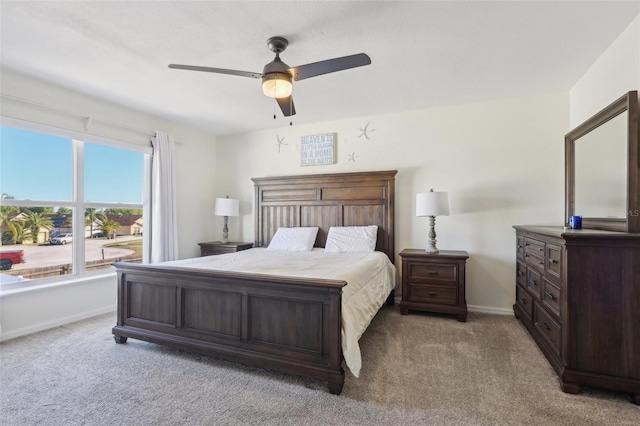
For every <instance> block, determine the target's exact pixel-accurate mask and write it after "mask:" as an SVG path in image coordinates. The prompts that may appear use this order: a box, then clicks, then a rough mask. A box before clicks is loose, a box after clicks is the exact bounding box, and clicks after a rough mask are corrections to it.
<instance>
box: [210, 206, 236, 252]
mask: <svg viewBox="0 0 640 426" xmlns="http://www.w3.org/2000/svg"><path fill="white" fill-rule="evenodd" d="M239 207H240V202H239V201H238V200H235V199H233V198H229V196H228V195H227V197H226V198H216V209H215V212H214V214H215V215H216V216H224V227H223V228H222V241H221V242H222V243H223V244H227V243H228V242H229V227H228V223H229V216H238V214H239V210H240V208H239Z"/></svg>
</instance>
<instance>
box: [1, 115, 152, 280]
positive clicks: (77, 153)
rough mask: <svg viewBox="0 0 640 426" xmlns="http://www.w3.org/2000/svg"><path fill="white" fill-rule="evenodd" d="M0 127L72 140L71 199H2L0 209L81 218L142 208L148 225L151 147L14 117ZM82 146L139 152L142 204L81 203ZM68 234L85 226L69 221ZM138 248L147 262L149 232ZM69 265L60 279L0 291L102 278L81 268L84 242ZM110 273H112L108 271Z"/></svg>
mask: <svg viewBox="0 0 640 426" xmlns="http://www.w3.org/2000/svg"><path fill="white" fill-rule="evenodd" d="M0 126H2V127H12V128H17V129H20V130H25V131H33V132H38V133H44V134H48V135H51V136H58V137H63V138H68V139H71V141H72V155H73V160H72V167H73V170H72V197H71V198H72V199H71V201H51V200H35V201H34V200H15V199H2V200H0V206H15V207H68V208H70V209H71V211H72V215H73V216H72V217H73V218H76V217H78V215H81V217H82V218H84V212H85V211H86V209H87V208H100V209H103V208H104V209H108V208H121V209H130V208H142V218H143V222H144V223H148V224H151V221H150V213H151V163H152V157H153V148H151V146H148V147H145V146H141V145H136V144H132V143H129V142H123V141H119V140H115V139H110V138H105V137H102V136H97V135H92V134H90V133H83V132H78V131H74V130H68V129H63V128H59V127H54V126H49V125H46V124H40V123H34V122H30V121H24V120H20V119H16V118H11V117H5V116H0ZM85 143H96V144H102V145H107V146H110V147H113V148H119V149H124V150H128V151H134V152H139V153H142V154H143V179H142V182H143V183H142V184H143V188H142V203H141V204H137V203H134V204H132V203H108V202H99V203H98V202H85V200H84V196H85V194H84V176H85V173H84V172H85V164H84V163H85V162H84V146H85ZM72 230H73V231H72V232H73V234H74V235H84V233H85V225H84V220H73V227H72ZM142 240H143V242H142V247H143V262H144V261H145V259H148V255H147V252H148V250H149V244H150V242H151V237H150V234H149V232H143V235H142ZM71 259H72V265H73V270H72V274H70V275H63V276H60V277H47V278H36V279H33V280H29V281H19V282H12V283H3V284H0V291H3V292H4V291H5V290H13V289H18V288H21V289H22V288H24V289H27V288H30V287H34V286H42V285H46V284H49V283H50V284H51V285H56V283H57V282H59V281H73V280H74V279H81V278H83V277H86V276H93V275H101V274H102V275H104V274H105V271H104V270H102V271H95V272H86V269H85V262H86V260H85V239H84V238H76V239H74V242H73V245H72V255H71ZM111 273H115V272H114V271H111Z"/></svg>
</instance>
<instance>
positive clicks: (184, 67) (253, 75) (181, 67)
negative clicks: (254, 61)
mask: <svg viewBox="0 0 640 426" xmlns="http://www.w3.org/2000/svg"><path fill="white" fill-rule="evenodd" d="M169 68H173V69H177V70H188V71H203V72H215V73H218V74H229V75H239V76H240V77H251V78H262V74H261V73H259V72H250V71H238V70H227V69H224V68H209V67H197V66H194V65H178V64H170V65H169Z"/></svg>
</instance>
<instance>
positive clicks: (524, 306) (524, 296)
mask: <svg viewBox="0 0 640 426" xmlns="http://www.w3.org/2000/svg"><path fill="white" fill-rule="evenodd" d="M516 305H518V307H519V308H520V309H521V310H522V312H524V314H525V315H526V316H527V319H529V320H531V312H533V297H531V295H530V294H529V293H527V292H526V290H525V289H523V288H522V287H520V286H519V285H517V286H516Z"/></svg>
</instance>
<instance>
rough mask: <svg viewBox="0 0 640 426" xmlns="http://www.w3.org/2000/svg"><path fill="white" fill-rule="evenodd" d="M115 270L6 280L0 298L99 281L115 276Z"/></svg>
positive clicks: (1, 285) (0, 289)
mask: <svg viewBox="0 0 640 426" xmlns="http://www.w3.org/2000/svg"><path fill="white" fill-rule="evenodd" d="M115 277H116V271H115V269H114V270H109V271H107V272H105V271H104V270H103V271H100V272H95V273H86V274H83V275H66V276H64V277H55V278H41V279H37V280H24V281H14V282H6V283H2V284H0V298H2V297H5V296H12V295H16V294H24V293H29V292H35V291H40V290H45V289H51V288H56V287H67V286H72V285H78V284H86V283H89V282H91V281H99V280H103V279H106V278H115Z"/></svg>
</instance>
